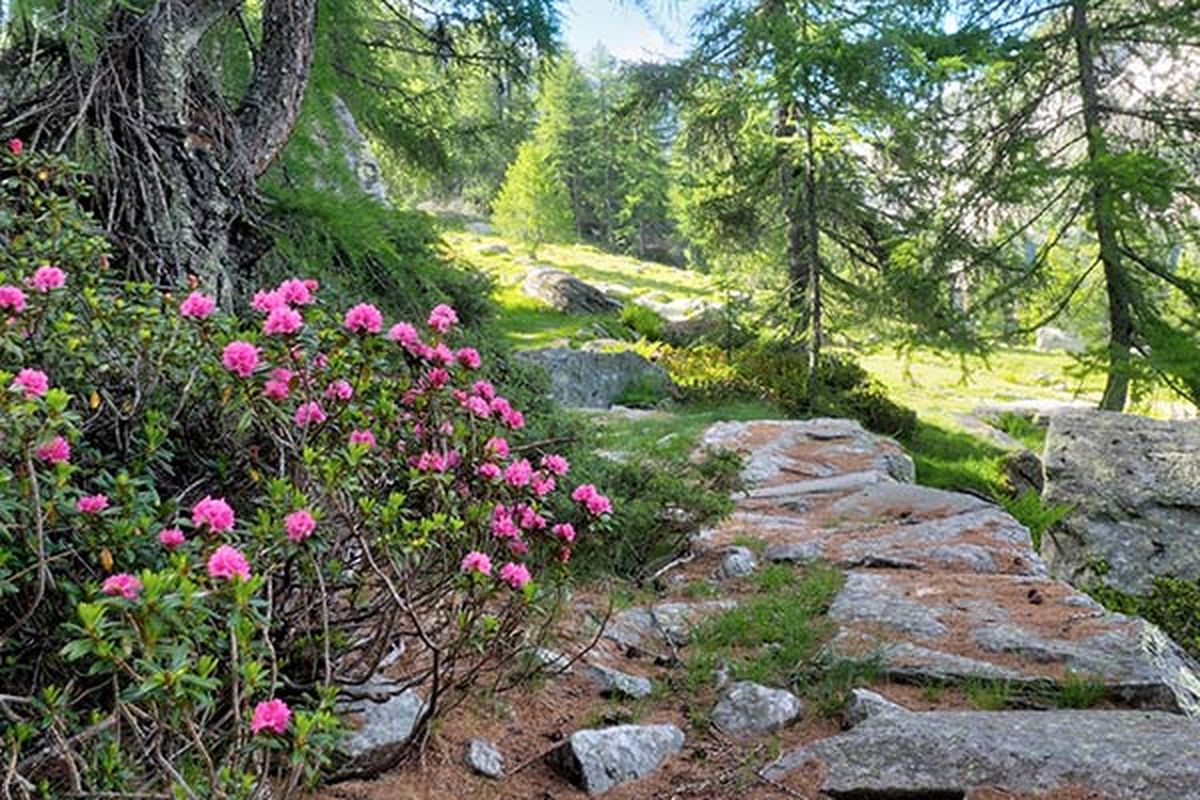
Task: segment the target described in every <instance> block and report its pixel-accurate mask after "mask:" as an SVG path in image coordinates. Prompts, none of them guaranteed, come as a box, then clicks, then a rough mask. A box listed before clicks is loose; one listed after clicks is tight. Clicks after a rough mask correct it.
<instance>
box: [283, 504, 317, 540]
mask: <svg viewBox="0 0 1200 800" xmlns="http://www.w3.org/2000/svg"><path fill="white" fill-rule="evenodd" d="M283 527H284V531H285V532H286V533H287V538H288V539H290V540H291V541H293V542H296V543H300V542H303V541H304V540H305V539H307V538H308V537H309V536H312V532H313V531H314V530H316V528H317V521H316V520H315V519H313V515H312V514H311V513H309V512H308V511H306V510H304V509H301V510H299V511H293V512H292V513H290V514H288V515H287V516H286V517H284V518H283Z"/></svg>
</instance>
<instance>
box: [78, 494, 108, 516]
mask: <svg viewBox="0 0 1200 800" xmlns="http://www.w3.org/2000/svg"><path fill="white" fill-rule="evenodd" d="M106 508H108V495H106V494H89V495H87V496H85V497H81V498H79V499H78V500H76V501H75V509H76V510H77V511H79V513H81V514H99V513H100V512H101V511H103V510H104V509H106Z"/></svg>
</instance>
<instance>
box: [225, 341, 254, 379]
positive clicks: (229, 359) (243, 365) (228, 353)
mask: <svg viewBox="0 0 1200 800" xmlns="http://www.w3.org/2000/svg"><path fill="white" fill-rule="evenodd" d="M221 363H222V364H224V365H225V369H227V370H229V371H230V372H232V373H233V374H235V375H238V376H240V377H242V378H248V377H250V373H251V372H254V368H255V367H257V366H258V348H257V347H255V346H254V345H252V344H250V343H249V342H230V343H229V344H227V345H225V349H224V350H222V351H221Z"/></svg>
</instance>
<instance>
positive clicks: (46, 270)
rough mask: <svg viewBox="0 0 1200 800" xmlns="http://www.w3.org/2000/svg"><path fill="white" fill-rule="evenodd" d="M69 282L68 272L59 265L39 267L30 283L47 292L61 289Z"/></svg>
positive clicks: (35, 287)
mask: <svg viewBox="0 0 1200 800" xmlns="http://www.w3.org/2000/svg"><path fill="white" fill-rule="evenodd" d="M66 283H67V273H65V272H63V271H62V270H61V269H59V268H58V267H49V266H47V267H38V268H37V269H36V270H34V273H33V277H32V278H30V279H29V285H30V286H32V287H33V288H34V289H37V290H38V291H39V292H42V293H43V294H45V293H46V292H52V291H54V290H55V289H61V288H62V287H63V286H65V285H66Z"/></svg>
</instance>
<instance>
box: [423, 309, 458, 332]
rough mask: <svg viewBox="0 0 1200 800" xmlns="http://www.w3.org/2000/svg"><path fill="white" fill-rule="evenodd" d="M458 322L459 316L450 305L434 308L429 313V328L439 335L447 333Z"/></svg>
mask: <svg viewBox="0 0 1200 800" xmlns="http://www.w3.org/2000/svg"><path fill="white" fill-rule="evenodd" d="M457 322H458V314H457V313H455V311H454V309H453V308H451V307H450V306H448V305H445V304H442V305H439V306H434V307H433V310H432V311H430V312H429V327H430V328H432V329H433V330H435V331H437V332H438V333H445V332H446V331H448V330H450V329H451V328H452V327H454V325H455V324H456V323H457Z"/></svg>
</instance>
